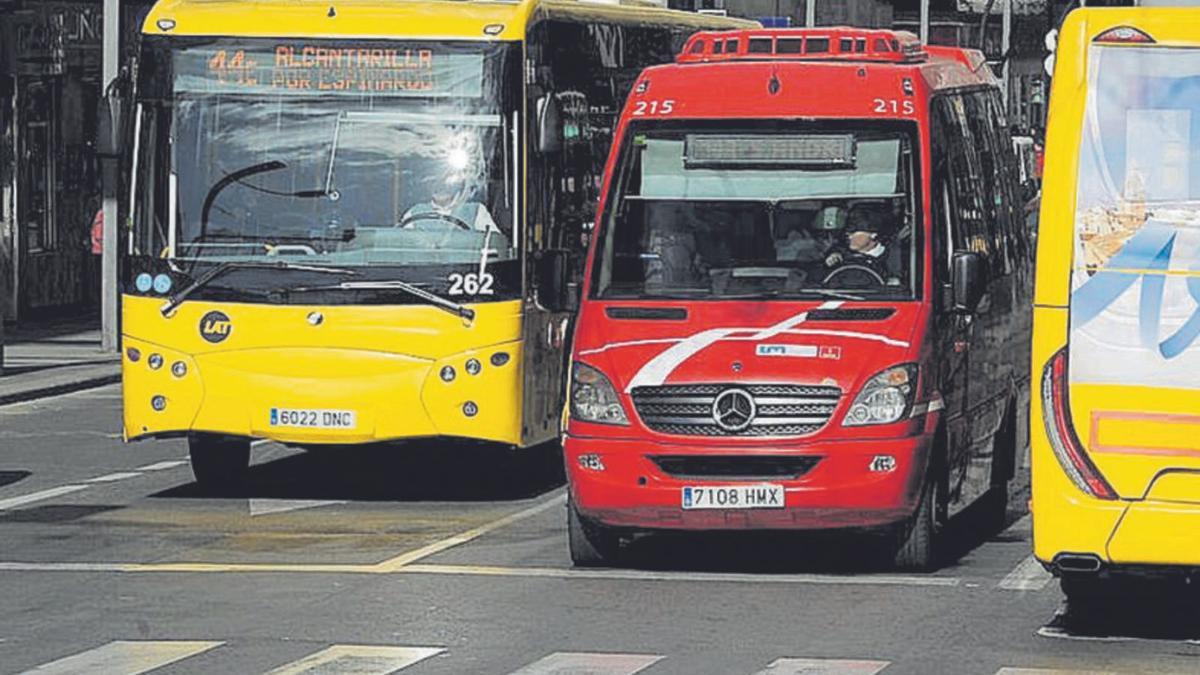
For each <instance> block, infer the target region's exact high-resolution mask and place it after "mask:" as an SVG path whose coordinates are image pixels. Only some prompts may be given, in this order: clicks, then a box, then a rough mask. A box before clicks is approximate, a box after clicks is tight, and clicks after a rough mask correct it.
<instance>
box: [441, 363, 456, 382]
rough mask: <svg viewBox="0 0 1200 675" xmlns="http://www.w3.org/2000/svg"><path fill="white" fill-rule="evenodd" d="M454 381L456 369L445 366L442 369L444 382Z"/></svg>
mask: <svg viewBox="0 0 1200 675" xmlns="http://www.w3.org/2000/svg"><path fill="white" fill-rule="evenodd" d="M453 381H454V369H453V368H451V367H450V366H443V367H442V382H453Z"/></svg>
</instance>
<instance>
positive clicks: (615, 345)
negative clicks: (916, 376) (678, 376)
mask: <svg viewBox="0 0 1200 675" xmlns="http://www.w3.org/2000/svg"><path fill="white" fill-rule="evenodd" d="M752 330H754V329H753V328H732V329H730V330H729V335H727V336H726V337H723V338H721V339H720V340H718V342H720V341H724V340H730V341H734V340H736V341H756V340H763V339H765V337H774V336H775V335H819V336H823V337H839V338H847V339H850V340H868V341H871V342H881V343H883V344H885V345H889V346H892V347H900V348H905V349H906V348H908V347H909V346H910V344H911V343H909V342H905V341H904V340H896V339H894V338H890V337H888V336H886V335H879V334H877V333H862V332H859V331H852V330H822V329H818V328H804V329H799V330H797V329H795V328H789V329H788V330H783V331H779V332H778V333H773V334H771V335H768V336H765V337H764V336H763V333H764V332H765V331H760V332H759V333H756V334H753V335H734V333H739V332H743V331H752ZM688 339H689V338H656V339H653V340H630V341H628V342H612V343H609V344H606V345H604V346H602V347H596V348H594V349H584V350H581V351H580V352H579V355H580V356H591V355H592V354H603V353H604V352H607V351H611V350H613V349H624V348H625V347H643V346H645V345H673V344H678V343H680V342H684V341H686V340H688Z"/></svg>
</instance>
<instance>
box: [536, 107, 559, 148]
mask: <svg viewBox="0 0 1200 675" xmlns="http://www.w3.org/2000/svg"><path fill="white" fill-rule="evenodd" d="M562 145H563V116H562V106H561V105H560V104H559V102H558V97H557V96H555V95H554V94H546V95H545V96H543V97H541V98H540V99H538V102H537V149H538V152H540V153H541V154H543V155H550V154H554V153H556V152H561V151H562Z"/></svg>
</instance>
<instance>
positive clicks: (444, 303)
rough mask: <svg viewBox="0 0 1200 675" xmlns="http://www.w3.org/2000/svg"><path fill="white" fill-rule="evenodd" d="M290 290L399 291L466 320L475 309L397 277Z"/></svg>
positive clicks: (472, 318)
mask: <svg viewBox="0 0 1200 675" xmlns="http://www.w3.org/2000/svg"><path fill="white" fill-rule="evenodd" d="M290 291H291V292H293V293H311V292H314V291H401V292H403V293H407V294H408V295H411V296H413V297H414V298H419V299H421V300H424V301H425V302H427V303H429V304H430V305H433V306H434V307H437V308H438V309H444V310H446V311H447V312H450V313H451V314H454V315H455V316H458V317H460V318H462V319H466V320H467V321H474V320H475V310H473V309H471V308H470V307H467V306H465V305H460V304H458V303H457V302H454V301H453V300H447V299H446V298H443V297H442V296H440V295H437V294H436V293H430V292H429V291H427V290H425V289H423V288H421V287H419V286H415V285H413V284H410V283H408V282H407V281H400V280H399V279H392V280H390V281H343V282H341V283H340V284H330V285H328V286H305V287H301V288H293V289H290Z"/></svg>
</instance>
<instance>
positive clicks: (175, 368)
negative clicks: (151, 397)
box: [171, 361, 187, 377]
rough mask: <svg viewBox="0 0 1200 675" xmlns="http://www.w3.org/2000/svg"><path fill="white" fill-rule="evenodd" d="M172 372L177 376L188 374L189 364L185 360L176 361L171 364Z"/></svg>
mask: <svg viewBox="0 0 1200 675" xmlns="http://www.w3.org/2000/svg"><path fill="white" fill-rule="evenodd" d="M171 374H172V375H174V376H175V377H183V376H184V375H187V364H186V363H184V362H183V361H176V362H175V363H172V364H171Z"/></svg>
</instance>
